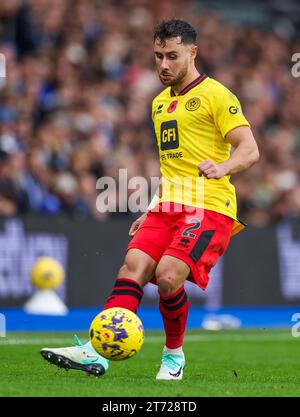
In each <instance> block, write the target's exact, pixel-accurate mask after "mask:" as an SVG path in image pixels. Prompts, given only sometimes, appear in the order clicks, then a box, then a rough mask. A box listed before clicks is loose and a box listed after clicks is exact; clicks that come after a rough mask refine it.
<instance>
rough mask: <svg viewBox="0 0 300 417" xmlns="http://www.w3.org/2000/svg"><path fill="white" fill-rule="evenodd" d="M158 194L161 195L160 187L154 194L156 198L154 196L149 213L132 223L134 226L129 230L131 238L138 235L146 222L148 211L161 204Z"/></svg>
mask: <svg viewBox="0 0 300 417" xmlns="http://www.w3.org/2000/svg"><path fill="white" fill-rule="evenodd" d="M158 193H159V187H158V188H157V190H156V192H155V194H154V196H153V198H152V200H151V203H150V204H149V206H148V208H147V211H145V213H143V214H142V215H141V216H140V217H139V218H138V219H136V220H135V221H134V222H133V223H132V225H131V227H130V230H129V236H134V235H135V234H136V232H137V231H138V230H139V228H140V227H141V225H142V224H143V223H144V221H145V220H146V217H147V213H148V211H149V210H152V209H153V208H154V207H155V206H156V204H157V203H158V202H159V195H158Z"/></svg>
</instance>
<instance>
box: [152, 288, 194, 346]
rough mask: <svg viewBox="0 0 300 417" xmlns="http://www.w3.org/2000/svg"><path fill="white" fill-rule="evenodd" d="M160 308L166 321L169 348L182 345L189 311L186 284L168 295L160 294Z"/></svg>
mask: <svg viewBox="0 0 300 417" xmlns="http://www.w3.org/2000/svg"><path fill="white" fill-rule="evenodd" d="M159 310H160V312H161V315H162V317H163V321H164V327H165V333H166V346H167V348H169V349H176V348H178V347H180V346H182V345H183V338H184V332H185V328H186V322H187V317H188V311H189V302H188V299H187V295H186V292H185V289H184V286H182V287H181V288H179V290H178V291H176V292H175V293H174V294H172V295H169V296H167V297H164V296H162V295H160V300H159Z"/></svg>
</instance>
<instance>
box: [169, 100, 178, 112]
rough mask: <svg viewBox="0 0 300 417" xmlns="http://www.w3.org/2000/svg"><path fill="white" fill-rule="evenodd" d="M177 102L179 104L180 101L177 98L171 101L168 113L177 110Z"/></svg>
mask: <svg viewBox="0 0 300 417" xmlns="http://www.w3.org/2000/svg"><path fill="white" fill-rule="evenodd" d="M177 104H178V101H177V100H174V101H172V103H170V105H169V107H168V110H167V112H168V113H173V111H175V110H176V107H177Z"/></svg>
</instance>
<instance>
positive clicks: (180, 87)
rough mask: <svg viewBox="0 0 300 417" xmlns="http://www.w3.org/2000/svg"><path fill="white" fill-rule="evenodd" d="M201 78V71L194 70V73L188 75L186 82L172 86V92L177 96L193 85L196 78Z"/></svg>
mask: <svg viewBox="0 0 300 417" xmlns="http://www.w3.org/2000/svg"><path fill="white" fill-rule="evenodd" d="M199 76H200V73H199V71H198V70H197V69H196V68H194V70H193V71H191V72H190V73H188V74H187V76H186V77H185V78H184V80H183V81H182V82H181V83H180V84H177V85H172V91H173V92H174V93H175V94H176V95H177V94H179V93H180V92H181V91H182V90H183V89H184V88H185V87H186V86H188V85H189V84H190V83H192V82H193V81H194V80H196V78H198V77H199Z"/></svg>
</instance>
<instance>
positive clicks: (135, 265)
mask: <svg viewBox="0 0 300 417" xmlns="http://www.w3.org/2000/svg"><path fill="white" fill-rule="evenodd" d="M153 275H154V266H153V265H148V264H147V263H145V262H139V261H138V260H136V261H135V262H134V261H133V260H132V259H126V258H125V261H124V264H123V265H122V266H121V268H120V269H119V273H118V278H130V279H133V280H135V281H137V282H138V283H139V284H140V285H141V286H142V287H143V286H144V285H145V284H146V283H147V282H148V281H149V280H150V279H151V278H152V276H153Z"/></svg>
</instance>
